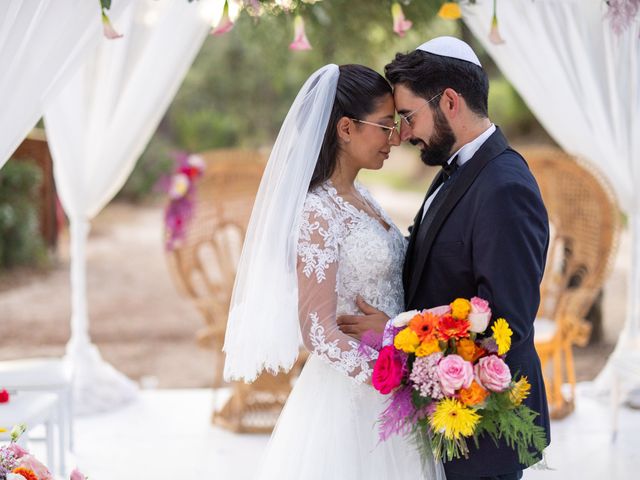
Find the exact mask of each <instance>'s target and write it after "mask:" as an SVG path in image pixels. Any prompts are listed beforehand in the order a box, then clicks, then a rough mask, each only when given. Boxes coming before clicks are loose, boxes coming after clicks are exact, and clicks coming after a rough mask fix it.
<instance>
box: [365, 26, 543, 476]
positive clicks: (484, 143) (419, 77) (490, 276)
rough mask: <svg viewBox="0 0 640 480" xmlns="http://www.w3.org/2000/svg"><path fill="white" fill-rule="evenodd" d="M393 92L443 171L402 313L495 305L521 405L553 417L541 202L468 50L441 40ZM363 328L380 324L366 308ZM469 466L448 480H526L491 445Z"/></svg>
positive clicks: (416, 241) (397, 69) (400, 76)
mask: <svg viewBox="0 0 640 480" xmlns="http://www.w3.org/2000/svg"><path fill="white" fill-rule="evenodd" d="M385 73H386V76H387V79H388V80H389V81H390V82H391V84H392V85H393V87H394V99H395V104H396V110H397V111H398V113H399V114H400V117H401V120H400V121H401V131H400V135H401V138H402V140H403V141H409V142H411V143H412V144H413V145H416V146H418V147H419V148H420V151H421V158H422V161H423V162H424V163H425V164H427V165H432V166H440V167H442V168H441V170H440V171H439V173H438V175H437V176H436V179H435V180H434V182H433V183H432V184H431V187H430V188H429V190H428V191H427V195H426V197H425V201H424V203H423V205H422V208H421V209H420V211H419V212H418V214H417V215H416V217H415V219H414V224H413V227H412V229H411V237H410V239H409V246H408V250H407V256H406V260H405V264H404V273H403V275H404V277H403V280H404V288H405V307H406V310H412V309H422V308H428V307H433V306H437V305H443V304H448V303H450V302H451V301H453V300H454V299H455V298H457V297H464V298H471V297H473V296H479V297H481V298H484V299H486V300H488V301H489V303H490V305H491V308H492V311H493V316H494V319H495V318H498V317H504V318H506V319H507V320H508V321H509V324H510V326H511V329H512V330H513V337H512V347H511V350H510V351H509V354H508V355H507V359H506V361H507V364H508V365H509V367H510V369H511V372H512V373H513V374H514V375H515V374H516V373H518V374H520V375H524V376H526V377H527V378H528V380H529V383H530V384H531V392H530V394H529V397H528V399H527V400H526V401H525V404H526V405H527V406H529V407H530V408H531V409H533V410H534V411H536V412H538V413H539V414H540V415H539V417H538V418H537V423H538V424H539V425H541V426H543V427H544V428H545V429H546V431H547V437H548V438H549V416H548V411H547V401H546V395H545V389H544V383H543V380H542V372H541V368H540V360H539V358H538V355H537V353H536V351H535V348H534V343H533V337H534V332H533V321H534V318H535V316H536V312H537V310H538V305H539V303H540V288H539V287H540V281H541V280H542V273H543V270H544V265H545V259H546V253H547V246H548V239H549V228H548V219H547V213H546V210H545V207H544V204H543V203H542V198H541V196H540V191H539V189H538V185H537V184H536V181H535V179H534V178H533V175H532V174H531V172H530V171H529V168H528V167H527V164H526V162H525V161H524V159H523V158H522V156H520V154H518V153H517V152H516V151H515V150H513V149H512V148H510V147H509V144H508V143H507V140H506V138H505V137H504V135H503V134H502V132H501V131H500V129H499V128H497V127H496V126H495V125H494V124H493V123H491V120H489V118H488V113H487V96H488V91H489V82H488V78H487V74H486V72H485V71H484V69H483V68H482V66H481V64H480V61H479V60H478V57H477V56H476V54H475V53H474V52H473V50H472V49H471V47H469V45H467V44H466V43H464V42H463V41H461V40H458V39H456V38H453V37H439V38H435V39H433V40H431V41H429V42H426V43H424V44H423V45H421V46H420V47H418V49H416V50H415V51H413V52H410V53H407V54H397V55H396V58H395V59H394V60H393V61H392V62H391V63H389V64H388V65H387V66H386V67H385ZM359 305H360V306H361V309H362V310H363V312H364V313H365V317H363V318H361V320H362V322H363V324H364V325H369V326H370V325H372V324H373V323H374V321H375V317H376V315H380V312H377V311H375V309H372V308H371V307H370V306H368V305H366V304H364V303H363V302H362V301H361V300H359ZM469 448H470V452H469V458H468V459H464V458H463V459H458V460H453V461H450V462H446V463H445V464H444V467H445V471H446V474H447V479H448V480H472V479H474V480H479V479H501V480H512V479H513V480H515V479H519V478H521V477H522V471H523V469H524V468H526V466H525V465H522V464H520V463H519V462H518V458H517V454H516V452H515V450H513V449H511V448H509V447H508V446H507V445H506V444H504V443H499V444H498V445H496V444H495V443H493V441H492V440H490V439H489V438H487V437H482V438H481V439H480V444H479V447H478V448H476V447H475V445H473V442H470V445H469Z"/></svg>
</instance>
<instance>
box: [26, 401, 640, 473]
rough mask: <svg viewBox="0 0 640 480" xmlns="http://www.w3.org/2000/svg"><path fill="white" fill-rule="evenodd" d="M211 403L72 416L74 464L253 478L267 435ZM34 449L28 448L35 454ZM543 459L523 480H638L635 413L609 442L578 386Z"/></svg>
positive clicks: (601, 404)
mask: <svg viewBox="0 0 640 480" xmlns="http://www.w3.org/2000/svg"><path fill="white" fill-rule="evenodd" d="M583 390H584V389H583ZM224 394H225V393H224V392H223V393H221V394H220V395H219V396H218V401H220V400H221V397H222V396H223V395H224ZM213 402H214V395H213V393H212V391H210V390H145V391H142V392H141V394H140V398H139V400H137V401H136V402H135V403H132V404H130V405H128V406H126V407H123V408H121V409H119V410H117V411H114V412H112V413H107V414H100V415H95V416H90V417H84V418H79V419H77V421H76V456H75V458H74V459H73V460H72V461H73V464H77V465H78V467H79V468H80V469H81V470H83V471H84V472H85V473H86V474H87V475H89V476H90V480H147V479H154V480H174V479H199V480H227V479H229V480H248V479H251V478H253V476H254V474H255V472H256V471H257V468H258V465H259V462H260V458H261V455H262V453H263V451H264V448H265V446H266V444H267V441H268V437H267V436H266V435H236V434H232V433H229V432H226V431H224V430H222V429H219V428H216V427H213V426H211V425H210V423H209V414H210V411H211V408H212V405H213ZM33 447H34V448H33V450H34V453H38V452H39V451H40V448H41V447H39V446H38V445H36V444H34V445H33ZM292 453H293V454H295V452H292ZM548 463H549V466H550V467H551V468H553V470H546V471H539V470H528V471H527V472H526V473H525V476H524V478H525V479H526V480H543V479H549V480H556V479H563V480H571V479H576V480H577V479H580V480H590V479H594V480H596V479H597V480H614V479H615V480H617V479H637V478H640V411H636V410H630V409H627V408H622V409H621V411H620V421H619V433H618V438H617V440H616V442H615V444H614V443H612V438H611V414H610V408H609V404H608V403H607V402H606V399H604V400H602V399H601V400H598V399H595V398H592V397H590V396H589V395H588V393H585V392H584V391H579V396H578V402H577V408H576V411H575V412H574V413H573V414H572V415H571V416H570V417H569V418H567V419H564V420H562V421H556V422H554V423H553V424H552V445H551V447H550V448H549V449H548ZM282 480H304V479H282ZM369 480H386V479H369Z"/></svg>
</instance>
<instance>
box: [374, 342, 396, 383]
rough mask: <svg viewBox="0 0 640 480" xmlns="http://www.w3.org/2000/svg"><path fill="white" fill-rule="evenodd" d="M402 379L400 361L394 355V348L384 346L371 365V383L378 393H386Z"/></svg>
mask: <svg viewBox="0 0 640 480" xmlns="http://www.w3.org/2000/svg"><path fill="white" fill-rule="evenodd" d="M401 381H402V362H401V361H400V359H398V358H397V357H396V354H395V348H394V347H392V346H388V347H384V348H383V349H382V350H380V354H379V355H378V360H377V361H376V364H375V365H374V367H373V375H372V377H371V383H372V384H373V387H374V388H375V389H376V390H378V391H379V392H380V393H382V394H384V395H386V394H387V393H390V392H391V391H392V390H393V389H395V388H396V387H397V386H398V385H400V382H401Z"/></svg>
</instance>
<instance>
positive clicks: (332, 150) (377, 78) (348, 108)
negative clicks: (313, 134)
mask: <svg viewBox="0 0 640 480" xmlns="http://www.w3.org/2000/svg"><path fill="white" fill-rule="evenodd" d="M339 68H340V77H339V78H338V85H337V87H336V98H335V100H334V102H333V108H332V109H331V116H330V117H329V124H328V125H327V131H326V132H325V134H324V140H323V141H322V147H321V148H320V155H318V161H317V163H316V168H315V170H314V171H313V176H312V177H311V183H310V184H309V190H311V189H312V188H314V187H316V186H318V185H319V184H321V183H322V182H324V181H326V180H328V179H329V178H330V177H331V175H333V172H334V170H335V169H336V162H337V160H338V151H339V149H340V145H339V143H338V121H339V120H340V119H341V118H342V117H350V118H358V119H362V118H363V117H365V116H366V115H369V114H370V113H372V112H373V111H374V110H375V109H376V107H377V106H378V104H379V102H380V101H381V100H382V97H384V96H385V95H388V94H391V93H392V90H391V86H390V85H389V83H388V82H387V81H386V80H385V79H384V77H383V76H382V75H380V74H379V73H378V72H376V71H375V70H372V69H370V68H369V67H365V66H364V65H340V67H339Z"/></svg>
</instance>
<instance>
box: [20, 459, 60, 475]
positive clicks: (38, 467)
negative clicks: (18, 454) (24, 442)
mask: <svg viewBox="0 0 640 480" xmlns="http://www.w3.org/2000/svg"><path fill="white" fill-rule="evenodd" d="M18 466H20V467H24V468H28V469H29V470H33V473H35V474H36V475H37V476H38V480H54V478H53V475H51V472H50V471H49V469H48V468H47V467H45V466H44V465H43V464H42V463H40V461H39V460H38V459H37V458H36V457H34V456H33V455H29V454H27V455H24V456H23V457H22V458H20V461H19V463H18Z"/></svg>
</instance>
